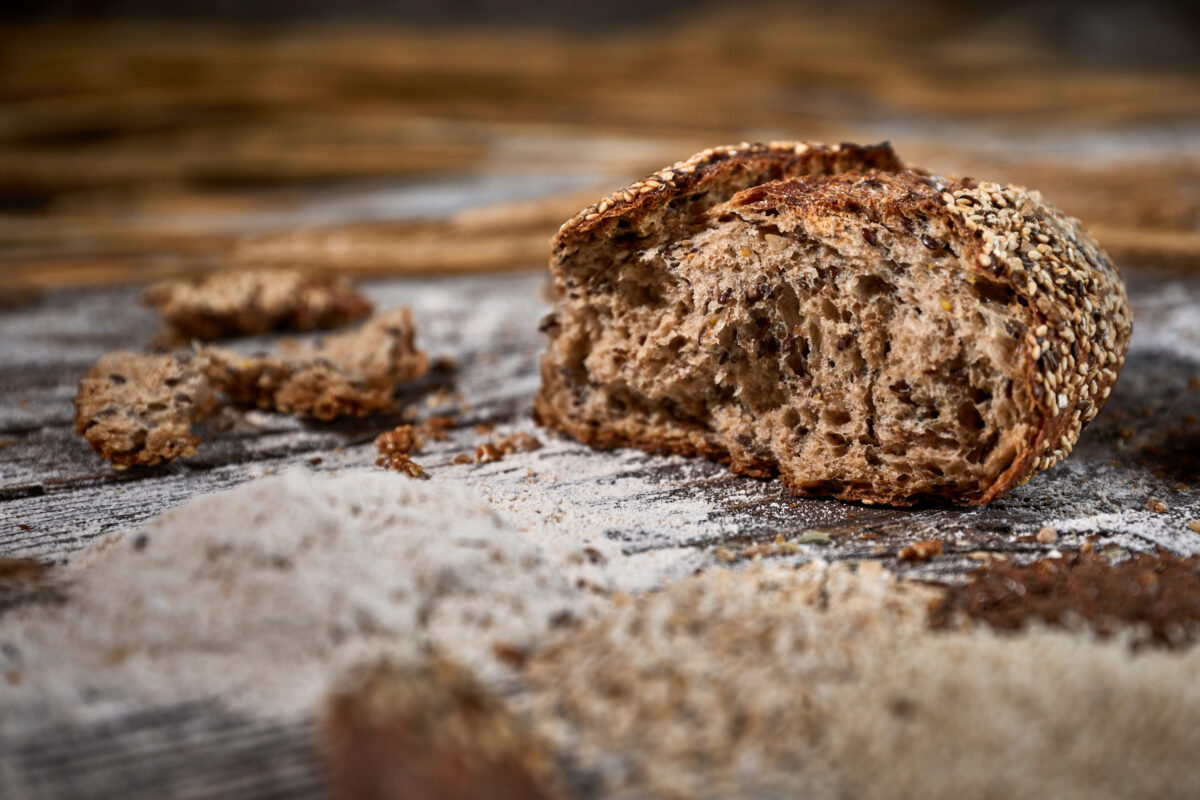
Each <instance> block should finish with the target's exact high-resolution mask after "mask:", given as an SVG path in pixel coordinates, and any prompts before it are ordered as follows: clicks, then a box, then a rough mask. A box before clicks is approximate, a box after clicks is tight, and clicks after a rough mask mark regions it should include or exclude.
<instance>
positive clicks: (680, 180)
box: [552, 142, 903, 250]
mask: <svg viewBox="0 0 1200 800" xmlns="http://www.w3.org/2000/svg"><path fill="white" fill-rule="evenodd" d="M865 169H881V170H889V171H894V170H900V169H903V164H901V162H900V160H899V159H898V158H897V157H896V154H895V152H894V151H893V150H892V147H891V145H890V144H888V143H887V142H882V143H880V144H876V145H857V144H849V143H846V144H832V145H826V144H820V143H818V142H768V143H766V144H763V143H756V144H750V143H748V142H742V143H741V144H738V145H729V146H723V147H710V148H709V149H707V150H703V151H701V152H699V153H696V154H695V155H694V156H692V157H691V158H688V159H686V160H684V161H678V162H676V163H674V164H672V165H671V166H669V167H665V168H663V169H661V170H659V171H658V172H655V173H654V174H652V175H649V176H647V177H645V178H642V179H641V180H639V181H635V182H634V183H632V184H631V185H629V186H628V187H626V188H625V189H621V190H619V191H616V192H613V193H612V194H610V195H608V196H607V197H604V198H601V199H600V200H598V201H597V202H595V203H593V204H592V205H590V206H588V207H587V208H585V209H583V210H582V211H580V212H579V213H578V214H576V215H575V216H573V217H571V219H569V220H567V221H566V222H564V223H563V225H562V227H561V228H559V230H558V233H557V234H556V235H555V237H554V239H553V240H552V244H553V245H554V247H555V249H556V250H557V249H559V248H561V247H566V246H569V245H570V244H571V243H572V242H574V241H575V240H577V239H579V238H581V237H586V236H587V235H589V234H592V233H594V232H596V231H597V230H598V229H602V228H609V227H612V226H614V225H616V224H617V223H618V222H619V221H621V220H623V219H625V220H627V219H631V218H636V217H637V216H638V215H639V214H642V213H644V212H645V211H647V210H649V209H652V208H657V207H659V206H662V205H665V204H669V203H670V202H671V201H672V200H675V199H676V198H680V197H684V196H686V195H688V194H693V193H697V192H711V191H713V190H714V189H718V188H720V189H724V190H725V194H726V197H727V196H728V195H732V194H733V193H734V192H735V191H738V190H739V189H743V188H748V187H750V186H755V185H758V184H761V183H764V182H766V181H771V180H779V179H781V178H790V177H796V176H800V175H834V174H838V173H843V172H853V171H858V170H865Z"/></svg>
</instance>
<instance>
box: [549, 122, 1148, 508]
mask: <svg viewBox="0 0 1200 800" xmlns="http://www.w3.org/2000/svg"><path fill="white" fill-rule="evenodd" d="M852 148H853V146H838V147H837V150H836V151H833V152H835V153H836V152H848V153H853V152H856V151H855V150H854V149H852ZM830 150H831V149H830V148H823V147H822V146H820V145H811V144H797V145H794V146H792V150H791V152H792V153H800V154H807V153H822V154H828V153H829V152H830ZM858 150H859V151H861V150H862V148H858ZM788 152H789V151H788V145H787V143H775V144H771V145H752V146H749V147H746V146H739V147H738V148H715V149H713V150H710V151H705V152H704V153H700V154H697V156H694V157H693V158H691V159H689V160H688V161H685V162H680V163H679V164H676V165H674V166H673V167H671V168H668V169H667V170H663V171H660V172H659V173H656V175H657V176H664V175H666V174H667V173H671V174H672V177H673V176H674V173H677V172H679V171H680V165H690V164H695V165H697V166H696V168H695V169H693V170H692V172H691V173H686V172H685V173H683V174H684V175H695V173H696V172H697V171H699V172H701V175H700V176H699V177H690V178H687V179H686V180H685V181H684V182H683V183H682V184H678V183H677V184H675V185H674V186H673V187H671V188H667V187H665V186H662V187H656V186H651V187H650V189H649V190H646V189H645V187H646V186H647V182H646V181H642V182H639V184H640V186H639V184H634V185H633V187H631V189H633V188H637V189H638V191H637V192H636V193H634V194H633V195H630V193H629V190H626V192H625V193H624V194H622V193H620V192H618V193H617V195H616V196H615V199H614V198H606V200H602V201H601V202H600V203H597V204H596V205H594V206H591V207H589V208H588V209H585V210H584V211H583V212H580V214H577V215H576V216H575V217H574V218H572V219H571V220H570V221H568V222H567V223H566V224H565V225H564V226H563V228H562V229H561V230H560V231H559V234H558V235H557V236H556V237H555V239H554V244H555V246H556V257H555V260H554V261H553V262H552V264H551V268H552V270H553V271H555V272H556V273H557V272H561V264H560V263H559V262H560V260H561V258H562V249H563V245H564V244H565V243H566V242H567V241H568V240H569V239H571V238H574V236H575V235H577V234H579V233H580V232H582V231H586V230H590V229H592V228H594V227H595V226H596V225H598V224H600V222H601V221H603V220H605V219H612V218H613V217H614V216H627V215H629V214H631V213H643V214H644V213H646V212H647V210H648V209H652V208H655V207H657V205H658V204H661V203H664V202H667V201H669V199H670V198H672V197H674V196H677V195H679V194H681V193H683V192H687V191H695V190H696V188H697V187H700V186H701V184H702V183H703V182H704V181H705V178H706V177H707V178H708V185H711V182H712V181H713V180H714V179H719V175H722V174H728V170H730V169H731V166H730V165H731V164H737V163H739V162H741V163H745V162H747V161H749V162H752V163H753V164H754V165H760V164H762V163H763V161H764V160H769V159H772V158H777V157H780V156H781V155H783V154H786V153H788ZM886 152H887V158H890V159H891V160H892V161H893V162H895V163H896V164H898V161H896V160H895V156H894V154H892V153H891V151H890V148H886ZM825 157H827V156H826V155H822V156H821V158H825ZM879 157H881V155H880V153H876V154H875V155H874V156H872V158H879ZM856 159H857V163H860V164H867V166H865V167H861V169H867V168H870V165H869V164H868V162H869V161H870V160H872V159H871V158H864V157H862V156H861V155H857V156H856ZM714 165H718V166H717V167H715V168H714ZM714 169H716V170H720V172H715V173H714ZM851 169H853V167H851ZM840 171H846V170H839V169H830V170H828V171H827V172H826V173H825V174H829V173H836V172H840ZM895 177H896V178H898V179H901V180H906V181H909V182H912V183H913V188H917V187H916V183H917V182H919V183H920V184H921V186H923V187H925V188H924V190H923V191H918V192H915V193H914V194H913V197H912V199H911V200H910V201H909V202H911V203H912V204H913V205H914V209H913V210H921V211H924V212H926V213H931V214H936V215H938V216H940V217H941V218H942V219H943V220H944V221H945V222H946V223H947V224H948V225H949V226H951V228H952V229H954V231H955V232H956V234H957V235H958V237H959V239H960V241H961V243H962V244H963V247H962V252H961V253H960V263H962V264H965V265H967V269H968V270H970V271H971V272H972V273H974V274H978V275H983V276H986V278H987V279H988V280H991V281H998V282H1001V283H1003V284H1005V285H1007V286H1008V287H1010V288H1011V289H1012V291H1013V292H1014V293H1015V294H1016V295H1017V296H1018V297H1021V298H1023V299H1024V301H1025V302H1026V304H1027V307H1028V308H1029V310H1030V313H1031V315H1032V317H1033V319H1032V322H1033V324H1031V325H1030V326H1029V327H1028V329H1027V331H1026V334H1025V340H1024V342H1023V344H1022V353H1023V365H1022V372H1023V373H1024V375H1025V381H1026V385H1027V387H1028V389H1029V393H1030V396H1031V397H1032V398H1034V400H1035V407H1034V408H1031V409H1029V412H1030V414H1031V415H1032V416H1034V417H1035V418H1036V420H1037V424H1036V425H1035V427H1034V434H1033V435H1032V436H1031V437H1030V439H1029V440H1028V443H1027V445H1026V446H1025V447H1023V448H1021V449H1020V450H1019V451H1018V453H1017V455H1016V457H1015V458H1014V459H1013V461H1012V463H1011V464H1010V466H1009V467H1008V468H1007V469H1006V470H1004V472H1002V473H1001V474H1000V475H999V476H998V477H997V478H996V479H995V480H994V481H993V482H992V483H991V484H990V485H987V486H981V487H980V488H979V490H978V492H974V493H970V494H968V495H959V494H957V493H953V492H949V491H948V492H946V493H945V494H935V495H922V496H916V497H909V496H905V495H888V494H883V493H877V492H872V491H869V490H864V489H862V488H859V487H850V488H847V489H844V490H841V491H838V492H829V493H820V492H812V491H808V490H805V489H802V488H801V487H798V486H795V485H790V484H789V481H788V480H787V477H786V476H784V483H785V485H787V487H788V489H789V490H791V491H792V492H793V493H795V494H798V495H800V494H805V495H813V494H822V495H823V496H834V497H838V498H840V499H844V500H858V501H863V502H866V503H886V504H890V505H912V504H914V503H916V502H918V501H920V500H922V499H928V498H930V497H938V498H941V499H946V500H952V501H954V502H959V503H969V504H972V505H984V504H987V503H989V502H991V501H992V500H995V499H996V498H997V497H1000V496H1001V495H1003V494H1004V493H1005V492H1007V491H1008V490H1010V489H1012V488H1014V487H1016V486H1019V485H1021V484H1023V483H1025V482H1026V481H1028V480H1029V479H1030V478H1031V477H1032V476H1033V475H1034V474H1036V473H1037V472H1039V471H1042V470H1044V469H1048V468H1049V467H1050V466H1053V465H1054V464H1055V463H1057V462H1058V461H1059V460H1061V459H1062V458H1064V457H1065V456H1066V455H1067V454H1068V453H1069V452H1070V450H1071V448H1072V447H1073V445H1074V443H1075V441H1076V439H1077V438H1078V436H1079V433H1080V431H1081V430H1082V428H1083V427H1084V426H1086V425H1087V424H1088V422H1090V421H1091V419H1093V418H1094V417H1095V415H1096V413H1097V412H1098V411H1099V409H1100V407H1101V406H1102V405H1103V402H1104V401H1105V400H1106V399H1107V398H1108V396H1109V394H1110V392H1111V389H1112V386H1113V384H1114V383H1115V382H1116V379H1117V375H1118V373H1119V371H1120V368H1121V366H1122V365H1123V364H1124V357H1125V350H1126V347H1127V345H1128V342H1129V336H1130V332H1131V319H1130V316H1131V315H1130V311H1129V306H1128V303H1127V300H1126V297H1125V290H1124V285H1123V283H1122V281H1121V279H1120V274H1119V271H1118V270H1117V268H1116V267H1115V266H1114V265H1113V264H1112V263H1111V261H1109V259H1108V257H1107V255H1106V254H1105V253H1104V252H1103V251H1102V250H1101V249H1100V247H1099V246H1098V245H1097V243H1096V242H1095V240H1094V239H1092V237H1091V236H1090V235H1088V234H1087V233H1086V232H1085V231H1083V229H1082V227H1081V225H1080V223H1079V221H1078V220H1075V219H1073V218H1071V217H1068V216H1066V215H1064V214H1062V213H1061V212H1059V211H1058V210H1057V209H1055V208H1054V207H1053V206H1051V205H1049V204H1047V203H1045V202H1044V201H1043V200H1042V198H1041V196H1040V194H1039V193H1037V192H1031V191H1028V190H1026V189H1024V188H1022V187H1017V186H1000V185H998V184H995V183H986V182H985V183H976V182H974V181H972V180H970V179H967V180H964V181H949V180H946V179H940V178H930V177H926V176H925V175H923V174H921V173H917V172H910V173H907V174H906V176H905V177H904V178H900V176H895ZM885 179H886V178H885ZM786 183H787V182H780V183H778V184H773V185H772V187H773V188H776V187H785V185H786ZM763 193H764V192H762V191H759V192H757V194H759V195H762V194H763ZM766 193H771V192H770V191H768V192H766ZM744 194H746V195H750V194H752V193H751V192H744ZM774 199H775V200H776V201H780V200H782V199H783V198H779V197H776V198H774ZM915 206H920V209H917V208H915ZM549 366H551V365H549V364H546V363H545V362H544V363H543V389H542V392H544V391H545V389H546V385H547V381H546V375H547V371H546V368H547V367H549ZM534 407H535V411H534V416H535V419H537V421H538V422H539V423H540V424H542V425H545V426H546V427H550V428H554V429H557V430H559V431H562V432H564V433H567V434H569V435H571V436H574V437H575V438H577V439H579V440H580V441H583V442H585V443H586V444H589V445H592V446H595V447H600V448H610V447H618V446H631V447H636V448H639V449H642V450H646V451H648V452H653V453H661V454H669V453H673V454H679V455H689V456H690V455H699V456H704V457H707V458H712V459H714V460H717V461H721V462H722V463H727V464H729V465H730V468H731V470H732V471H734V472H735V473H741V474H752V475H764V476H765V475H770V474H772V473H773V472H775V471H776V465H775V464H774V463H773V461H756V462H753V463H749V462H748V463H741V462H737V461H734V460H733V459H732V457H731V456H730V454H729V452H728V451H727V450H726V449H725V448H724V447H721V446H719V445H716V444H714V443H712V442H711V441H697V440H695V439H694V438H684V437H662V436H639V435H629V434H625V433H621V432H618V431H614V430H600V429H597V428H592V427H590V426H589V425H586V424H577V423H573V422H571V421H568V420H565V419H561V418H560V417H559V416H558V415H557V413H556V412H555V411H554V409H553V406H552V404H551V403H550V402H549V400H548V399H546V398H545V397H543V395H542V393H541V392H539V395H538V396H537V397H536V398H535V401H534Z"/></svg>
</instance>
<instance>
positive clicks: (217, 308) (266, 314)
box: [143, 269, 372, 343]
mask: <svg viewBox="0 0 1200 800" xmlns="http://www.w3.org/2000/svg"><path fill="white" fill-rule="evenodd" d="M143 297H144V299H145V301H146V302H147V303H148V304H149V305H151V306H153V307H154V308H156V309H157V310H158V313H159V314H161V315H162V318H163V320H164V321H165V322H166V323H167V338H168V339H169V340H171V341H173V342H176V343H186V342H189V341H191V340H192V339H200V340H201V341H213V340H215V339H224V338H227V337H231V336H253V335H257V334H263V333H270V332H272V331H310V330H321V329H324V328H336V327H339V326H342V325H345V324H347V323H349V322H352V321H354V320H356V319H360V318H362V317H365V316H367V315H368V314H370V313H371V311H372V306H371V302H370V301H369V300H367V299H366V298H365V297H363V296H362V295H361V294H359V293H358V292H357V291H355V290H354V288H353V287H351V286H350V284H349V282H348V281H346V280H345V279H344V278H336V277H328V276H322V275H317V274H314V273H311V272H303V271H300V270H283V269H280V270H248V269H235V270H223V271H220V272H214V273H210V274H208V275H203V276H200V277H197V278H193V279H190V280H175V281H164V282H162V283H156V284H154V285H152V286H151V287H150V288H148V289H147V290H146V292H145V294H144V295H143Z"/></svg>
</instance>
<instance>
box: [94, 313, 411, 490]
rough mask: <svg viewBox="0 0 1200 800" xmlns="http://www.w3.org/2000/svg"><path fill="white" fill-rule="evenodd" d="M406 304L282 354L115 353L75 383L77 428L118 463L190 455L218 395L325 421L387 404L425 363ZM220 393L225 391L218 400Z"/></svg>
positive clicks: (289, 346)
mask: <svg viewBox="0 0 1200 800" xmlns="http://www.w3.org/2000/svg"><path fill="white" fill-rule="evenodd" d="M415 333H416V330H415V326H414V325H413V320H412V313H411V312H410V311H409V310H408V309H407V308H398V309H393V310H391V311H385V312H381V313H379V314H376V315H375V316H373V317H371V319H370V320H368V321H367V322H366V323H365V324H363V325H362V326H361V327H359V328H357V329H355V330H352V331H347V332H345V333H341V334H337V335H335V336H330V337H328V338H327V339H325V341H324V342H321V343H318V344H313V345H309V344H301V343H296V342H285V343H283V344H282V345H281V346H280V351H279V353H278V354H276V355H267V356H243V355H241V354H239V353H237V352H234V351H233V350H228V349H224V348H217V347H211V346H204V347H200V348H198V349H197V350H196V352H195V353H194V354H193V353H181V354H177V355H141V354H138V353H125V352H121V353H111V354H109V355H106V356H104V357H103V358H101V359H100V360H99V361H98V362H96V365H95V366H93V367H92V368H91V369H90V370H89V371H88V373H87V374H86V375H85V376H84V378H83V380H82V381H80V383H79V391H78V394H77V395H76V397H75V430H76V432H77V433H79V434H80V435H81V436H83V437H84V438H86V439H87V441H88V443H89V444H90V445H91V446H92V449H93V450H95V451H96V452H97V453H99V454H100V455H101V456H102V457H103V458H107V459H109V460H110V461H112V463H113V466H115V467H116V468H117V469H125V468H127V467H131V466H135V465H141V466H153V465H155V464H158V463H160V462H163V461H171V460H174V459H176V458H181V457H186V456H193V455H195V454H196V445H197V444H199V443H200V439H199V437H197V436H195V435H193V434H192V432H191V426H192V423H194V422H196V421H198V420H200V419H202V418H203V417H206V416H208V415H209V414H211V413H212V412H213V411H215V410H216V408H217V407H218V405H219V403H220V402H221V400H222V399H224V400H228V401H230V402H233V403H237V404H241V405H253V406H258V407H259V408H269V409H273V410H276V411H281V412H284V413H290V414H307V415H311V416H313V417H316V418H317V419H321V420H331V419H334V418H335V417H341V416H364V415H366V414H370V413H373V412H376V411H387V410H390V409H391V408H392V407H393V405H394V401H393V399H392V395H393V393H394V392H395V388H396V384H397V383H399V382H401V381H405V380H411V379H413V378H417V377H419V376H421V375H423V374H425V372H427V371H428V368H429V360H428V358H426V356H425V353H424V352H422V351H420V350H418V349H417V348H416V345H415V343H414V338H415ZM222 396H223V397H222Z"/></svg>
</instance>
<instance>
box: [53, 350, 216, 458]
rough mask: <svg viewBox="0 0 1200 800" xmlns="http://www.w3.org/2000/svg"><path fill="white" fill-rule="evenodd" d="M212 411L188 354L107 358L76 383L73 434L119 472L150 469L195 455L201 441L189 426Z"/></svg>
mask: <svg viewBox="0 0 1200 800" xmlns="http://www.w3.org/2000/svg"><path fill="white" fill-rule="evenodd" d="M216 406H217V397H216V394H215V392H214V391H213V389H212V386H211V385H210V383H209V381H208V379H207V377H205V375H204V369H203V367H202V365H201V364H200V362H199V361H198V360H197V359H195V358H193V357H192V356H191V354H190V353H185V354H181V355H179V356H172V355H141V354H138V353H127V352H119V353H110V354H109V355H106V356H104V357H103V358H101V359H100V360H99V361H97V362H96V364H95V366H93V367H92V368H91V369H90V370H88V372H87V374H86V375H84V377H83V380H82V381H80V382H79V393H78V394H77V395H76V397H75V431H76V433H78V434H79V435H80V436H83V437H84V438H85V439H87V442H88V444H90V445H91V446H92V449H93V450H95V451H96V452H97V453H99V454H100V456H101V457H102V458H106V459H108V460H109V461H111V462H112V464H113V466H114V467H116V468H117V469H126V468H128V467H132V466H153V465H155V464H158V463H161V462H163V461H171V460H173V459H176V458H180V457H184V456H192V455H195V454H196V445H197V444H199V442H200V439H199V438H198V437H196V436H194V435H193V434H192V432H191V426H192V423H194V422H196V421H197V420H199V419H201V418H202V417H205V416H207V415H208V414H210V413H212V411H213V410H214V409H215V408H216Z"/></svg>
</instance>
